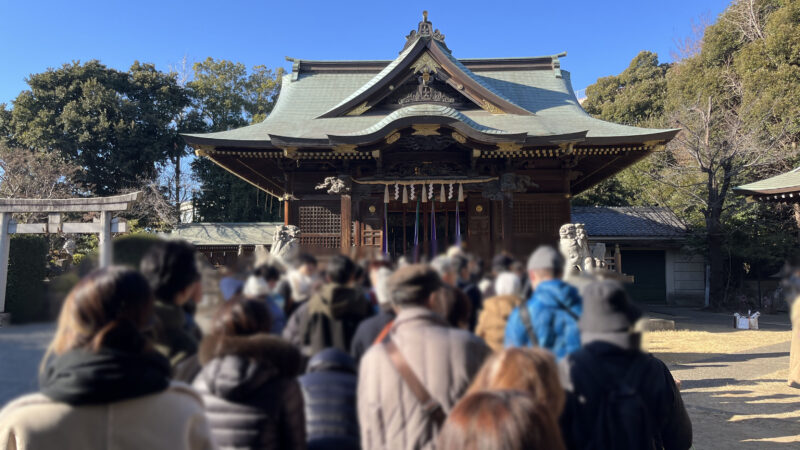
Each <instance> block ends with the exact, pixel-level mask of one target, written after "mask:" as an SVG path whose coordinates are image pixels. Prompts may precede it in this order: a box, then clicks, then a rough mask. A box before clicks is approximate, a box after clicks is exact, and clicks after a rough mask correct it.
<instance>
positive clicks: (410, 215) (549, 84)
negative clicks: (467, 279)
mask: <svg viewBox="0 0 800 450" xmlns="http://www.w3.org/2000/svg"><path fill="white" fill-rule="evenodd" d="M563 56H565V54H563V53H562V54H557V55H550V56H544V57H526V58H494V59H456V58H455V57H454V56H453V55H452V53H451V50H450V49H449V48H448V47H447V45H446V44H445V43H444V35H443V34H441V32H439V30H436V29H434V28H433V26H432V24H431V22H430V21H428V19H427V14H424V17H423V20H422V21H421V22H420V23H419V25H418V28H417V29H416V30H412V32H411V33H410V34H409V35H408V36H407V37H406V42H405V45H404V47H403V49H402V51H401V52H400V55H399V56H398V57H397V58H395V59H394V60H392V61H307V60H299V59H290V60H291V61H292V62H293V70H292V72H291V73H290V74H287V75H286V76H285V77H284V78H283V79H282V85H281V92H280V95H279V97H278V100H277V103H276V105H275V108H274V109H273V111H272V113H271V114H270V115H269V117H268V118H267V119H266V120H265V121H263V122H261V123H258V124H255V125H251V126H248V127H244V128H240V129H236V130H230V131H224V132H218V133H207V134H195V135H186V136H185V138H186V140H187V142H188V143H189V144H190V145H191V146H193V147H194V148H195V150H196V153H197V154H198V155H199V156H203V157H207V158H209V159H211V160H212V161H214V162H215V163H216V164H218V165H220V166H221V167H223V168H225V169H226V170H228V171H229V172H231V173H233V174H235V175H236V176H238V177H240V178H242V179H244V180H246V181H247V182H249V183H251V184H252V185H254V186H256V187H258V188H259V189H261V190H263V191H265V192H267V193H269V194H271V195H274V196H275V197H277V198H279V199H280V200H282V201H283V202H284V206H285V221H286V223H287V224H289V225H297V226H299V228H300V230H301V233H302V235H301V236H302V237H301V243H302V245H304V246H306V247H308V248H314V249H328V250H334V249H345V250H348V249H350V248H351V247H359V248H371V249H375V248H382V249H386V250H388V251H389V252H390V253H392V254H393V256H400V255H401V254H406V255H407V254H408V252H409V248H410V247H411V246H410V243H411V242H413V234H414V223H415V222H416V223H417V234H418V238H419V245H420V249H421V250H422V251H430V250H432V247H433V246H434V245H437V247H438V248H439V249H440V250H441V249H443V248H444V247H446V246H447V245H450V244H452V243H453V242H454V241H455V234H457V233H458V232H459V231H460V232H461V234H462V236H463V240H464V241H465V242H466V245H467V247H468V248H469V249H470V250H471V251H474V252H476V253H478V254H481V255H483V256H485V257H490V256H491V255H492V254H493V253H496V252H498V251H500V250H501V249H502V250H507V251H510V252H512V253H515V254H518V255H520V256H522V255H524V254H527V253H529V252H530V251H531V250H532V249H533V248H534V247H535V246H536V245H538V244H541V243H555V241H556V240H557V238H558V228H559V226H560V225H561V224H563V223H565V222H569V220H570V209H569V199H570V197H571V196H573V195H575V194H577V193H580V192H581V191H583V190H585V189H587V188H589V187H591V186H593V185H594V184H596V183H598V182H600V181H602V180H603V179H605V178H607V177H609V176H611V175H613V174H615V173H617V172H618V171H620V170H622V169H624V168H625V167H627V166H629V165H631V164H633V163H634V162H636V161H638V160H640V159H641V158H643V157H645V156H646V155H648V154H649V153H650V152H652V151H654V150H657V149H659V148H660V147H662V146H663V145H665V144H666V143H667V142H668V141H669V140H670V139H672V138H673V137H674V136H675V134H676V133H677V131H678V130H661V129H646V128H635V127H629V126H624V125H618V124H613V123H609V122H604V121H601V120H598V119H594V118H592V117H591V116H589V115H588V114H586V112H585V111H583V109H582V108H581V107H580V105H579V104H578V101H577V99H576V97H575V94H574V92H573V90H572V86H571V83H570V80H569V72H567V71H564V70H561V67H560V58H561V57H563ZM423 186H424V190H425V191H426V192H425V194H426V195H425V198H424V199H423V198H422V191H423ZM431 190H432V191H433V192H430V191H431ZM459 200H462V201H459ZM418 206H419V210H420V213H419V215H418V214H417V212H416V211H417V207H418ZM456 210H458V212H457V213H456ZM432 214H433V218H431V215H432ZM456 217H457V218H456ZM432 219H433V220H432ZM417 220H418V221H417ZM433 230H436V232H435V233H433ZM434 235H435V237H436V239H437V241H436V244H434V242H433V238H434Z"/></svg>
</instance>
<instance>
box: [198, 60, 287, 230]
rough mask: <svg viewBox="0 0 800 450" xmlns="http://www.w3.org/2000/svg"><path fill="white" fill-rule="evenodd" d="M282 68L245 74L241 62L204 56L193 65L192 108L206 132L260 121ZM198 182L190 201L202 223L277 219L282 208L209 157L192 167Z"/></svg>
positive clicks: (268, 108) (273, 95) (272, 98)
mask: <svg viewBox="0 0 800 450" xmlns="http://www.w3.org/2000/svg"><path fill="white" fill-rule="evenodd" d="M282 75H283V70H282V69H278V70H277V71H276V72H275V73H273V72H272V71H271V70H270V69H268V68H266V67H265V66H256V67H254V68H253V70H252V71H251V72H250V73H249V74H248V71H247V68H246V67H245V66H244V64H241V63H233V62H231V61H226V60H215V59H213V58H208V59H206V60H205V61H203V62H199V63H195V65H194V79H193V80H192V81H191V82H190V83H189V84H188V87H189V89H191V91H192V96H193V98H194V102H195V108H196V109H197V111H198V112H199V113H200V114H201V117H202V118H203V120H204V121H205V124H206V130H207V131H224V130H230V129H233V128H238V127H242V126H245V125H247V124H249V123H255V122H259V121H262V120H263V119H264V118H265V117H266V115H267V114H268V113H269V112H270V111H271V110H272V107H273V106H274V104H275V100H276V97H277V93H278V90H279V89H280V79H281V76H282ZM192 169H193V171H194V174H195V177H196V179H197V181H198V182H199V184H200V190H199V192H198V193H197V194H196V196H195V199H194V203H195V208H196V211H197V216H198V219H199V220H202V221H206V222H254V221H275V220H277V219H278V218H279V216H280V212H281V207H280V203H279V202H278V201H277V200H275V199H270V198H269V197H268V196H266V195H265V194H264V192H262V191H260V190H259V189H257V188H256V187H254V186H252V185H250V184H248V183H247V182H245V181H243V180H241V179H239V178H238V177H236V176H235V175H233V174H231V173H229V172H228V171H226V170H225V169H223V168H221V167H219V166H218V165H216V164H214V162H212V161H210V160H208V159H207V158H197V159H196V160H195V161H194V162H193V163H192Z"/></svg>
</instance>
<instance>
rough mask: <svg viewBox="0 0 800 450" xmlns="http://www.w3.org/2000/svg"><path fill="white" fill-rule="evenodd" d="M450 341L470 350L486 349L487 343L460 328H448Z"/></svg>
mask: <svg viewBox="0 0 800 450" xmlns="http://www.w3.org/2000/svg"><path fill="white" fill-rule="evenodd" d="M445 330H446V333H447V337H448V340H449V341H450V342H451V343H453V344H455V345H464V346H466V347H468V348H481V349H483V348H484V347H486V342H484V340H483V339H481V338H480V337H478V336H476V335H475V334H473V333H470V332H469V331H467V330H462V329H460V328H446V329H445Z"/></svg>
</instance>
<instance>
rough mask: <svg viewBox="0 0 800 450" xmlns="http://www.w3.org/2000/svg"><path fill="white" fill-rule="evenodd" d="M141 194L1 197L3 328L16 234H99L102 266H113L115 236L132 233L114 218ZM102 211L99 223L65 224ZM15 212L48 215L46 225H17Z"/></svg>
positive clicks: (0, 315) (0, 308) (0, 323)
mask: <svg viewBox="0 0 800 450" xmlns="http://www.w3.org/2000/svg"><path fill="white" fill-rule="evenodd" d="M141 195H142V193H141V192H133V193H130V194H124V195H116V196H113V197H92V198H67V199H39V198H0V328H2V327H3V326H5V325H7V323H8V321H9V314H8V313H6V312H5V307H6V283H7V281H8V250H9V246H10V244H11V239H10V235H12V234H46V233H58V234H98V235H99V238H100V239H99V241H100V243H99V252H100V267H105V266H109V265H111V261H112V256H113V255H112V246H111V233H124V232H126V231H128V224H127V223H126V222H125V221H124V220H120V219H115V218H112V217H111V215H112V213H113V212H116V211H126V210H128V209H129V208H130V205H131V203H133V202H135V201H136V200H139V198H140V197H141ZM69 212H81V213H87V212H99V213H100V220H99V221H96V222H89V223H84V222H62V221H61V213H69ZM14 213H37V214H41V213H47V222H46V223H17V222H15V221H14V220H13V219H12V214H14Z"/></svg>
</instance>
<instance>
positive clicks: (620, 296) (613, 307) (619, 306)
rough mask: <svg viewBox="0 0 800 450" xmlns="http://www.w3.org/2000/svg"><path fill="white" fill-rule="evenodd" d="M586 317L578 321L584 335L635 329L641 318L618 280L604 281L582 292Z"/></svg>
mask: <svg viewBox="0 0 800 450" xmlns="http://www.w3.org/2000/svg"><path fill="white" fill-rule="evenodd" d="M581 295H582V297H583V314H581V319H580V321H578V328H579V329H580V330H581V333H620V332H629V331H631V330H632V329H633V326H634V325H635V324H636V321H637V320H639V318H640V317H642V311H641V310H640V309H639V308H638V307H637V306H636V305H634V304H633V303H632V302H631V300H630V297H629V296H628V293H627V292H626V291H625V287H624V286H623V285H622V283H620V282H619V281H616V280H601V281H596V282H593V283H590V284H588V285H586V287H584V288H583V289H582V290H581Z"/></svg>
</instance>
